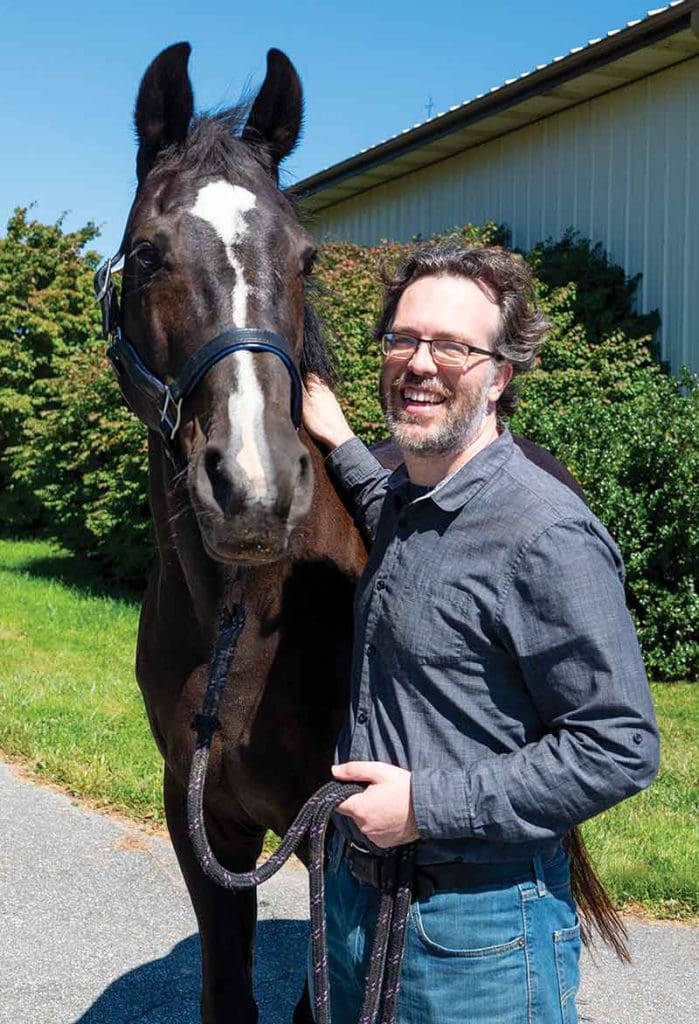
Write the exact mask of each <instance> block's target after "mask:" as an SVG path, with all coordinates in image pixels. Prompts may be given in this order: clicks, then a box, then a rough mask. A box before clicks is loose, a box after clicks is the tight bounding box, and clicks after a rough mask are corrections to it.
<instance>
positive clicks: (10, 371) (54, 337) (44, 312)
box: [0, 207, 99, 529]
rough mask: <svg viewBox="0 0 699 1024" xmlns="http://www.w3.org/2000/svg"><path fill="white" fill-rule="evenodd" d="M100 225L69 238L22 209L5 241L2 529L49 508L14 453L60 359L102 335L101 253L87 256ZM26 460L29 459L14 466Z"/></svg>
mask: <svg viewBox="0 0 699 1024" xmlns="http://www.w3.org/2000/svg"><path fill="white" fill-rule="evenodd" d="M96 235H97V229H96V228H95V227H94V225H93V224H87V225H86V226H85V227H84V228H81V229H80V230H79V231H72V232H64V231H63V227H62V222H61V220H59V221H57V223H55V224H49V225H47V224H42V223H40V222H39V221H37V220H32V219H30V217H29V215H28V210H27V209H24V208H21V207H20V208H18V209H16V210H15V211H14V213H13V214H12V216H11V217H10V220H9V222H8V225H7V231H6V234H5V236H4V237H2V238H0V523H1V524H2V525H3V527H5V528H7V526H8V525H10V524H11V525H12V527H13V528H15V529H16V528H17V527H18V526H20V525H22V526H27V525H30V524H34V525H35V524H36V523H37V521H38V520H39V519H40V517H41V506H40V504H38V503H37V502H36V501H35V500H34V499H33V496H32V494H31V492H29V491H27V490H25V489H24V488H23V487H22V486H21V484H20V483H19V481H18V478H17V476H16V475H15V474H14V473H13V472H12V465H13V460H12V459H11V458H10V457H9V454H8V452H9V449H11V448H13V447H15V446H16V445H23V444H24V443H25V442H24V441H23V430H24V425H25V424H26V422H27V420H28V419H30V418H32V417H35V416H37V415H38V414H39V412H40V410H41V408H42V405H43V400H44V392H43V389H42V383H43V382H44V381H46V380H47V379H50V378H51V377H52V376H53V375H54V374H55V373H56V360H57V359H59V358H60V357H61V356H64V355H66V354H67V353H68V352H69V351H70V350H71V349H73V348H75V347H76V346H79V345H82V344H84V343H85V342H87V341H88V340H89V339H90V338H94V337H96V336H97V333H98V330H99V315H98V311H97V307H96V304H95V300H94V292H93V289H92V275H93V273H94V271H95V267H96V265H97V254H96V253H94V252H87V253H84V252H83V250H84V248H85V246H86V245H87V244H88V243H89V242H91V241H92V240H93V239H94V238H95V237H96ZM21 461H22V456H21V455H20V456H19V457H18V458H16V459H15V460H14V463H17V462H20V463H21Z"/></svg>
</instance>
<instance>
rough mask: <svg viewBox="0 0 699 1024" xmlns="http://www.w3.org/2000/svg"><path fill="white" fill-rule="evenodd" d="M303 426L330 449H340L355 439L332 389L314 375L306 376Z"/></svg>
mask: <svg viewBox="0 0 699 1024" xmlns="http://www.w3.org/2000/svg"><path fill="white" fill-rule="evenodd" d="M303 425H304V427H305V428H306V430H307V431H308V433H309V434H310V435H311V436H312V437H315V439H316V440H317V441H320V442H321V443H322V444H325V445H327V446H328V448H338V447H339V446H340V445H341V444H343V443H344V442H345V441H349V439H350V438H351V437H354V434H353V433H352V428H351V427H350V425H349V424H348V422H347V420H346V419H345V414H344V413H343V411H342V409H341V408H340V403H339V402H338V400H337V398H336V397H335V393H334V392H333V390H332V388H329V387H328V385H327V384H325V383H324V382H323V381H322V380H321V379H320V377H317V376H316V375H315V374H314V373H309V374H307V375H306V380H305V383H304V387H303Z"/></svg>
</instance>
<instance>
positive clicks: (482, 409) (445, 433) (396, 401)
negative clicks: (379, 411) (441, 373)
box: [382, 372, 495, 456]
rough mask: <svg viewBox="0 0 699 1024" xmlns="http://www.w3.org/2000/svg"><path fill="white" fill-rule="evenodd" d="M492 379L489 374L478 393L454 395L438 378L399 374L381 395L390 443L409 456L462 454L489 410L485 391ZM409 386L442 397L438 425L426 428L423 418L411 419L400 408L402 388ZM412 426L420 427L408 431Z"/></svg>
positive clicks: (465, 391)
mask: <svg viewBox="0 0 699 1024" xmlns="http://www.w3.org/2000/svg"><path fill="white" fill-rule="evenodd" d="M494 376H495V375H494V374H493V373H491V374H488V376H487V378H486V380H484V381H483V383H482V386H481V388H480V389H478V390H473V389H468V390H463V391H461V392H459V393H456V392H455V391H454V390H453V388H449V387H448V386H447V385H446V384H445V383H444V381H443V380H442V379H441V378H440V377H419V376H417V375H416V374H414V373H410V372H408V373H405V374H402V375H401V376H400V377H399V378H397V379H396V380H393V381H391V382H390V384H389V385H388V389H384V393H383V395H382V405H383V407H384V413H385V416H386V422H387V424H388V428H389V430H390V432H391V436H392V437H393V440H394V441H395V442H396V444H397V445H398V446H399V447H400V448H401V449H402V450H403V451H404V452H408V453H409V454H411V455H423V456H430V455H450V454H452V453H455V452H461V451H464V449H466V448H468V446H469V445H470V444H471V443H472V442H473V441H474V440H475V438H476V437H477V436H478V434H479V433H480V431H481V430H482V428H483V423H484V420H485V416H486V412H487V410H488V390H489V388H490V386H491V384H492V383H493V378H494ZM411 384H412V385H415V386H416V387H417V386H419V387H422V388H427V389H428V390H430V391H432V392H433V393H434V394H436V395H438V396H439V397H440V398H441V397H443V398H444V403H443V404H442V405H440V406H439V408H440V409H443V410H444V411H445V412H446V415H445V416H443V417H442V419H441V422H440V423H436V424H434V425H433V426H430V427H426V426H424V425H423V424H424V420H423V417H421V416H414V415H412V414H411V413H408V412H405V410H404V409H403V408H402V399H401V394H400V392H401V388H403V387H406V386H409V385H411ZM414 424H417V425H420V426H422V429H421V430H420V431H416V430H413V429H411V425H414Z"/></svg>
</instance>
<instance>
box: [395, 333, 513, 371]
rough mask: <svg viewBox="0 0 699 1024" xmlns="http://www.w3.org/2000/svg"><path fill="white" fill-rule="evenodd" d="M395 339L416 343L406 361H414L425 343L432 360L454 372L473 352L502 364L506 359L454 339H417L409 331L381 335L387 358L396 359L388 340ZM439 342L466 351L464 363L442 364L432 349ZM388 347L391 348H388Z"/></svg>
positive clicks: (405, 358)
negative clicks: (409, 340)
mask: <svg viewBox="0 0 699 1024" xmlns="http://www.w3.org/2000/svg"><path fill="white" fill-rule="evenodd" d="M394 337H401V338H410V339H412V341H414V342H415V346H414V348H413V350H412V352H410V353H407V354H406V355H405V356H404V357H403V359H404V360H408V359H412V358H413V356H414V355H415V353H416V352H417V350H418V348H419V347H420V345H422V344H423V342H424V344H425V345H428V346H429V349H430V356H431V358H432V360H433V362H434V363H435V365H436V366H446V367H447V368H451V369H454V370H455V369H463V367H464V366H465V365H466V363H467V362H468V358H469V356H470V355H471V353H472V352H476V353H477V354H478V355H480V356H490V358H491V359H495V361H496V362H502V361H503V359H504V356H501V355H500V353H499V352H491V351H490V350H489V349H486V348H479V347H478V346H477V345H472V344H471V343H470V342H468V341H456V340H455V339H453V338H416V337H415V335H413V334H410V333H409V332H408V331H386V332H385V333H384V334H382V335H381V351H382V353H383V355H384V357H385V358H389V356H391V355H393V358H394V359H395V358H396V353H395V350H394V349H392V348H391V347H390V342H387V339H388V338H394ZM439 342H446V343H447V344H449V345H458V346H459V348H462V349H464V350H465V355H464V360H463V362H462V363H460V364H458V366H457V364H455V363H442V362H440V361H439V359H437V358H436V357H435V354H434V348H433V347H432V346H433V345H434V344H435V343H439ZM387 345H388V346H389V347H387Z"/></svg>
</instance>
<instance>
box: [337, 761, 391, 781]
mask: <svg viewBox="0 0 699 1024" xmlns="http://www.w3.org/2000/svg"><path fill="white" fill-rule="evenodd" d="M384 768H385V765H382V764H380V763H379V762H378V761H346V762H345V764H334V765H333V767H332V772H333V775H334V776H335V778H336V779H337V780H338V781H340V782H378V781H379V780H380V779H382V778H383V777H384V776H385V774H386V773H385V771H384Z"/></svg>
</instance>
